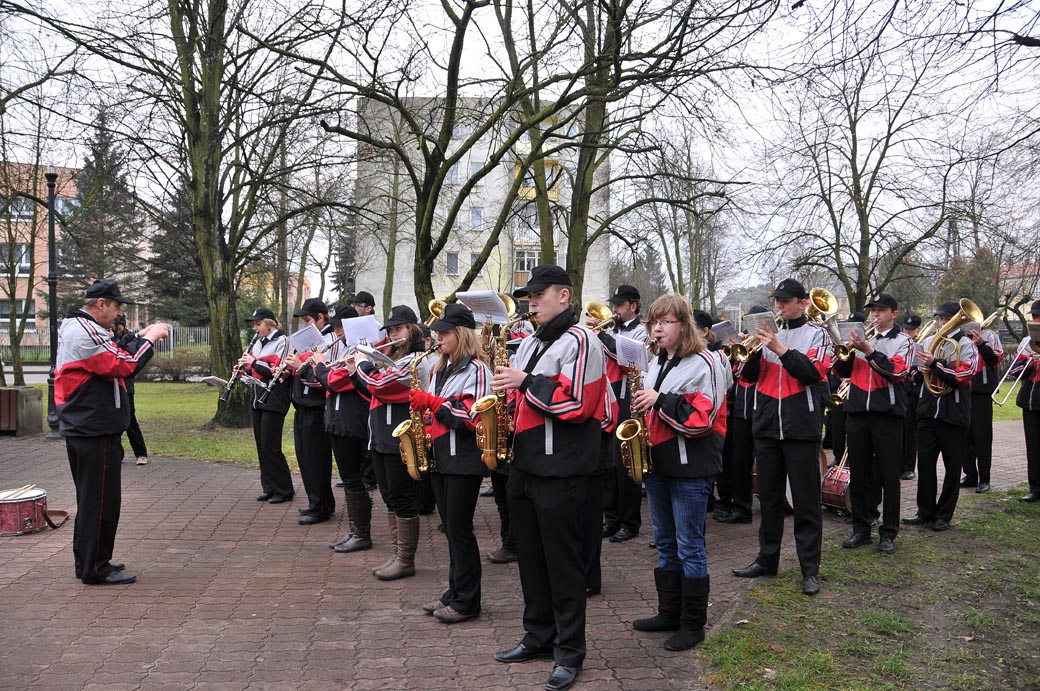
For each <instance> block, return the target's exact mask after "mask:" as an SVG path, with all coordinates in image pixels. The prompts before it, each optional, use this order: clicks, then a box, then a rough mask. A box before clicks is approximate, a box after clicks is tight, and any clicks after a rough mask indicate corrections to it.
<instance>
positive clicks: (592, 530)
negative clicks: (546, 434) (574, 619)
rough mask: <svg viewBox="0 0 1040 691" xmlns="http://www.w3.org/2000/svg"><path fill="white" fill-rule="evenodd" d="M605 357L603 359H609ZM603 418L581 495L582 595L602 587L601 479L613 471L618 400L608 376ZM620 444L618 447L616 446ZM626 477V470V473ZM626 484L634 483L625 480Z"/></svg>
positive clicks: (594, 593)
mask: <svg viewBox="0 0 1040 691" xmlns="http://www.w3.org/2000/svg"><path fill="white" fill-rule="evenodd" d="M609 361H610V360H609V358H608V359H607V362H609ZM603 388H604V391H605V393H606V398H605V399H604V401H603V420H602V421H601V422H600V430H602V433H601V434H600V441H599V465H598V467H597V469H596V472H595V473H593V474H592V475H589V491H588V492H587V493H586V495H585V511H584V512H583V514H582V526H584V527H583V530H582V535H581V559H582V563H584V565H585V597H592V596H594V595H599V594H600V593H601V592H602V591H603V569H602V563H601V557H602V556H603V495H604V492H603V479H604V478H605V477H608V476H612V475H613V474H614V469H615V467H616V464H615V461H614V440H616V439H617V437H615V436H614V432H616V431H617V426H618V409H619V407H618V401H617V398H615V397H614V389H613V388H612V387H611V386H610V380H609V379H608V380H607V382H606V386H604V387H603ZM619 448H620V447H619ZM625 479H626V480H628V478H627V473H626V478H625ZM628 482H629V484H632V485H635V483H634V482H632V481H631V480H628Z"/></svg>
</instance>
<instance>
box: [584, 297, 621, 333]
mask: <svg viewBox="0 0 1040 691" xmlns="http://www.w3.org/2000/svg"><path fill="white" fill-rule="evenodd" d="M584 308H585V314H587V315H589V316H590V317H592V318H593V319H595V320H596V321H598V322H599V324H597V325H596V326H595V327H594V328H593V331H598V330H600V329H602V328H604V327H606V326H607V325H608V324H610V323H611V322H612V321H614V312H613V310H611V309H610V307H608V306H607V305H606V304H604V303H602V302H596V301H595V300H589V301H588V302H586V303H585V305H584Z"/></svg>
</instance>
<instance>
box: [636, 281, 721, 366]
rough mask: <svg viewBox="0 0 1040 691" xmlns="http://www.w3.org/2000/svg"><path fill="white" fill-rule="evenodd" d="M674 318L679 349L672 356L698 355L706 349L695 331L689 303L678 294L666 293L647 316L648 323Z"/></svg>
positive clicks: (702, 339)
mask: <svg viewBox="0 0 1040 691" xmlns="http://www.w3.org/2000/svg"><path fill="white" fill-rule="evenodd" d="M667 316H672V317H675V319H676V321H678V322H679V329H680V331H679V347H678V348H677V349H676V352H675V353H674V355H678V356H680V357H686V356H687V355H693V354H694V353H699V352H701V351H702V350H704V349H705V348H707V343H705V341H704V336H702V335H701V334H700V333H699V332H698V331H697V325H696V323H694V321H693V308H691V307H690V303H689V301H688V300H687V299H686V298H684V297H683V296H682V295H679V294H678V293H667V294H665V295H662V296H661V297H659V298H657V299H656V300H654V304H652V305H650V312H649V314H647V317H646V318H647V321H648V322H655V321H658V320H660V319H663V318H664V317H667Z"/></svg>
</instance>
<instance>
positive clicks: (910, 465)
mask: <svg viewBox="0 0 1040 691" xmlns="http://www.w3.org/2000/svg"><path fill="white" fill-rule="evenodd" d="M902 328H903V333H904V334H906V337H907V338H909V339H910V340H911V341H913V342H914V350H915V351H916V350H917V334H918V333H919V332H920V331H921V318H920V317H919V316H917V315H916V314H908V315H906V316H905V317H904V318H903V327H902ZM903 389H904V390H905V391H906V417H904V418H903V474H902V475H900V476H899V479H900V480H913V479H914V477H915V475H914V469H915V468H916V467H917V400H918V397H917V394H918V392H919V391H920V389H921V373H920V372H919V371H918V369H917V359H916V358H915V359H914V360H911V362H910V367H909V369H908V372H907V376H906V381H904V382H903Z"/></svg>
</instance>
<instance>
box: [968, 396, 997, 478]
mask: <svg viewBox="0 0 1040 691" xmlns="http://www.w3.org/2000/svg"><path fill="white" fill-rule="evenodd" d="M968 430H969V431H968V453H967V454H966V455H965V457H964V478H965V479H966V480H968V481H969V482H973V483H979V482H986V483H988V482H989V479H990V478H989V472H990V468H992V467H993V399H992V398H991V397H990V395H989V394H981V393H973V394H972V395H971V427H969V428H968Z"/></svg>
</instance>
